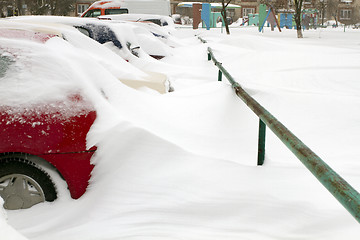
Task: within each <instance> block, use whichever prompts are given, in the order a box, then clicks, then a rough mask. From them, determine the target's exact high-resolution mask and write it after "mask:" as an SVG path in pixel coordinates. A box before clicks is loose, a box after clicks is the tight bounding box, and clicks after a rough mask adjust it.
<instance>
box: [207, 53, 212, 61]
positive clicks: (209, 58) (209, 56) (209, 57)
mask: <svg viewBox="0 0 360 240" xmlns="http://www.w3.org/2000/svg"><path fill="white" fill-rule="evenodd" d="M210 60H211V55H210V53H208V61H210Z"/></svg>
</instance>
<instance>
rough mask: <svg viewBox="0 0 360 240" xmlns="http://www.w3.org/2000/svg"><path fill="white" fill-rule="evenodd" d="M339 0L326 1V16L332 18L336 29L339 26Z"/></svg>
mask: <svg viewBox="0 0 360 240" xmlns="http://www.w3.org/2000/svg"><path fill="white" fill-rule="evenodd" d="M339 2H340V1H339V0H327V6H326V11H327V15H328V16H330V18H331V17H333V18H334V20H335V23H336V27H337V26H338V25H339V23H338V21H339V19H338V15H339Z"/></svg>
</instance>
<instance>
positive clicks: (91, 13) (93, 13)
mask: <svg viewBox="0 0 360 240" xmlns="http://www.w3.org/2000/svg"><path fill="white" fill-rule="evenodd" d="M100 15H101V9H93V10H89V11H88V12H87V13H86V14H85V15H84V17H98V16H100Z"/></svg>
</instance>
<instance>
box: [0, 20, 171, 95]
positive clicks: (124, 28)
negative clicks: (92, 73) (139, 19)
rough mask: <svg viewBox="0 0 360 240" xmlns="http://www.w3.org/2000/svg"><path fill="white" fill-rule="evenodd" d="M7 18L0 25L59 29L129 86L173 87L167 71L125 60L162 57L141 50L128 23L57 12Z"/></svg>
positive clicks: (169, 88) (159, 90)
mask: <svg viewBox="0 0 360 240" xmlns="http://www.w3.org/2000/svg"><path fill="white" fill-rule="evenodd" d="M6 20H7V21H3V24H2V25H5V26H10V27H13V28H30V29H35V30H36V29H46V30H47V31H56V32H58V33H59V34H60V35H61V36H62V37H63V38H64V39H65V40H66V41H68V42H69V43H70V44H72V45H74V46H75V47H77V48H79V49H82V50H84V51H87V52H88V53H89V54H90V55H91V56H94V59H95V60H97V61H98V62H99V63H100V64H102V65H103V66H104V67H105V68H107V69H108V70H110V71H111V72H113V74H114V75H116V76H117V77H118V79H119V80H120V81H121V82H123V83H124V84H126V85H128V86H130V87H132V88H135V89H144V88H147V89H152V90H155V91H157V92H159V93H161V94H163V93H167V92H170V91H172V90H173V88H172V86H171V83H170V81H169V79H168V77H167V76H166V75H164V74H161V73H158V72H150V71H142V70H141V69H139V68H136V67H135V66H133V65H131V64H129V63H128V62H130V63H132V62H133V61H137V60H138V59H139V58H141V59H142V61H151V59H153V58H158V59H159V58H162V57H164V56H161V53H160V54H159V51H153V50H152V51H153V53H154V55H153V58H151V57H150V56H149V55H148V54H147V53H146V52H144V50H143V49H142V48H141V47H140V45H139V43H138V41H137V38H136V36H135V34H134V32H133V29H132V27H131V26H129V25H128V24H121V23H113V24H111V23H107V22H104V21H99V20H96V19H81V18H73V17H56V16H24V17H14V18H8V19H6ZM76 29H77V30H76ZM81 33H82V34H81ZM91 39H92V40H91ZM93 40H95V41H96V42H94V41H93ZM99 43H100V44H99ZM155 49H156V48H155ZM159 55H160V56H159ZM124 60H125V61H124ZM124 73H126V74H125V75H124Z"/></svg>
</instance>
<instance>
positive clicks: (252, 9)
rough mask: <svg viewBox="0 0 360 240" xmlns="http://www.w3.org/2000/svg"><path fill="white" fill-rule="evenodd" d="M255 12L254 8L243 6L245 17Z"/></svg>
mask: <svg viewBox="0 0 360 240" xmlns="http://www.w3.org/2000/svg"><path fill="white" fill-rule="evenodd" d="M253 13H255V9H254V8H243V17H247V16H249V14H253Z"/></svg>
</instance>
